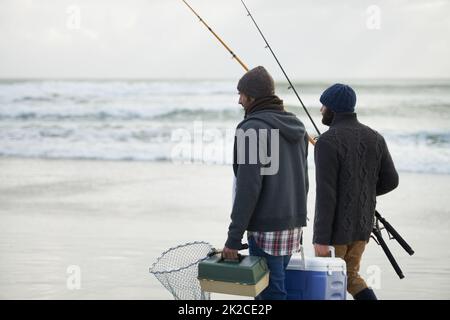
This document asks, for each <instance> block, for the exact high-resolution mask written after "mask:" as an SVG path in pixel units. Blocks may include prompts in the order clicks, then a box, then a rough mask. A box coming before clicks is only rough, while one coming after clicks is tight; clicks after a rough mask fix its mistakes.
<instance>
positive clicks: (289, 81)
mask: <svg viewBox="0 0 450 320" xmlns="http://www.w3.org/2000/svg"><path fill="white" fill-rule="evenodd" d="M241 2H242V4H243V5H244V7H245V10H247V14H248V16H249V17H250V18H251V19H252V21H253V23H254V24H255V27H256V29H258V32H259V34H260V35H261V37H262V38H263V40H264V42H265V43H266V48H268V49H269V50H270V52H271V53H272V55H273V57H274V58H275V61H276V62H277V63H278V66H279V67H280V69H281V71H282V72H283V74H284V76H285V77H286V80H287V81H288V83H289V89H292V90H293V91H294V93H295V95H296V96H297V99H298V101H300V104H301V105H302V107H303V110H305V112H306V114H307V116H308V118H309V120H310V121H311V123H312V124H313V126H314V129H316V131H317V134H318V135H319V136H320V131H319V129H318V128H317V126H316V124H315V123H314V120H313V119H312V117H311V115H310V114H309V112H308V109H306V107H305V104H304V103H303V101H302V99H301V98H300V96H299V94H298V93H297V90H295V87H294V85H293V84H292V82H291V80H290V79H289V77H288V75H287V74H286V72H285V71H284V68H283V66H282V65H281V63H280V61H279V60H278V58H277V56H276V55H275V52H273V50H272V47H271V46H270V44H269V42H268V41H267V39H266V37H265V36H264V34H263V33H262V31H261V29H260V28H259V26H258V24H257V23H256V21H255V19H254V18H253V15H252V14H251V13H250V10H249V9H248V8H247V6H246V5H245V2H244V0H241Z"/></svg>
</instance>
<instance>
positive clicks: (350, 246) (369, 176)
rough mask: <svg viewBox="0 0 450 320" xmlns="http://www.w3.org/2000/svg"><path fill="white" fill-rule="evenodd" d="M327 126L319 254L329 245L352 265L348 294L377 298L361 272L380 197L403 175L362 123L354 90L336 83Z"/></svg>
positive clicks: (319, 172) (319, 169)
mask: <svg viewBox="0 0 450 320" xmlns="http://www.w3.org/2000/svg"><path fill="white" fill-rule="evenodd" d="M320 102H321V103H322V105H323V106H322V108H321V113H322V116H323V118H322V122H323V124H325V125H328V126H330V129H329V130H328V131H327V132H325V133H324V134H322V135H321V136H320V138H319V139H318V141H317V143H316V146H315V150H314V159H315V165H316V187H317V189H316V210H315V218H314V235H313V243H314V249H315V252H316V255H317V256H326V255H328V251H329V246H334V247H335V252H336V256H339V257H341V258H343V259H344V260H345V261H346V264H347V277H348V280H347V290H348V291H349V292H350V294H351V295H352V296H353V297H354V298H355V299H356V300H363V299H370V300H375V299H376V296H375V294H374V292H373V291H372V289H370V288H368V287H367V284H366V283H365V281H364V280H363V279H362V278H361V277H360V275H359V274H358V272H359V267H360V261H361V257H362V254H363V252H364V249H365V245H366V243H367V242H368V241H369V239H370V234H371V232H372V228H373V225H374V214H375V205H376V197H377V196H379V195H382V194H385V193H388V192H390V191H392V190H393V189H395V188H396V187H397V186H398V174H397V171H396V170H395V167H394V163H393V161H392V158H391V155H390V153H389V150H388V147H387V145H386V142H385V140H384V138H383V137H382V136H381V135H380V134H379V133H378V132H376V131H375V130H372V129H371V128H369V127H368V126H366V125H364V124H362V123H360V122H359V121H358V119H357V116H356V113H354V108H355V104H356V94H355V92H354V91H353V89H352V88H350V87H349V86H347V85H343V84H335V85H333V86H331V87H330V88H328V89H327V90H325V91H324V92H323V94H322V96H321V97H320Z"/></svg>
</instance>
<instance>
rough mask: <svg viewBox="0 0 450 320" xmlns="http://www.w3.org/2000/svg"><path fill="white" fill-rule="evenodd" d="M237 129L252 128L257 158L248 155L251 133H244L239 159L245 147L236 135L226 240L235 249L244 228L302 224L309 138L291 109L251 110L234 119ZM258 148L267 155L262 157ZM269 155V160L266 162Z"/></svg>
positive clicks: (271, 228)
mask: <svg viewBox="0 0 450 320" xmlns="http://www.w3.org/2000/svg"><path fill="white" fill-rule="evenodd" d="M239 129H242V130H243V132H247V133H248V132H250V131H252V130H251V129H253V130H254V131H256V133H257V134H256V139H257V144H256V145H257V146H258V147H257V150H258V156H257V161H256V163H254V161H250V160H251V159H250V158H251V156H249V151H251V150H250V149H251V147H250V144H251V143H249V140H251V139H246V140H245V141H246V142H247V143H245V148H244V149H245V162H244V163H241V162H243V161H242V160H243V158H244V156H243V155H242V152H243V151H244V149H243V148H240V147H239V146H240V145H239V140H238V138H237V137H235V143H234V162H233V171H234V175H235V178H236V189H235V198H234V203H233V209H232V212H231V223H230V226H229V229H228V239H227V241H226V243H225V246H226V247H228V248H231V249H240V247H241V240H242V237H243V234H244V232H245V231H246V230H249V231H260V232H261V231H262V232H268V231H281V230H290V229H293V228H296V227H303V226H306V200H307V193H308V187H309V185H308V166H307V155H308V138H307V134H306V131H305V126H304V125H303V123H302V122H301V121H300V120H299V119H298V118H297V117H296V116H295V115H294V114H292V113H290V112H285V111H278V110H261V111H256V112H253V113H251V114H249V115H248V117H247V118H245V119H244V120H243V121H242V122H241V123H239V125H238V126H237V132H238V131H239ZM261 129H262V131H260V130H261ZM264 129H265V130H267V131H264ZM272 129H275V130H277V131H278V132H276V131H271V130H272ZM248 130H250V131H248ZM265 133H266V134H265ZM237 135H238V133H237ZM266 140H267V141H266ZM277 140H278V146H279V151H278V152H277V150H276V143H277ZM241 141H242V140H241ZM271 151H272V153H273V154H271ZM261 152H262V154H267V155H268V157H261ZM275 158H278V161H276V160H275ZM239 159H241V160H239ZM268 159H269V160H271V161H270V162H269V163H268V161H267V160H268ZM277 162H278V163H277ZM264 170H265V171H264Z"/></svg>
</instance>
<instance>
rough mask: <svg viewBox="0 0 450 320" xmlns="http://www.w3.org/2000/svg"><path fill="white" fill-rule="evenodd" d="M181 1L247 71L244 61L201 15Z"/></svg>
mask: <svg viewBox="0 0 450 320" xmlns="http://www.w3.org/2000/svg"><path fill="white" fill-rule="evenodd" d="M182 1H183V2H184V4H185V5H187V6H188V8H189V9H190V10H191V11H192V12H193V13H194V14H195V15H196V16H197V18H199V19H200V22H201V23H203V24H204V25H205V27H206V28H207V29H208V30H209V31H210V32H211V33H212V34H213V35H214V37H216V39H217V40H219V42H220V43H221V44H222V45H223V46H224V47H225V49H227V50H228V52H229V53H231V56H232V57H233V59H235V60H236V61H237V62H238V63H239V64H240V65H241V66H242V67H243V68H244V70H245V71H248V67H247V66H246V65H245V63H243V62H242V60H241V59H239V57H238V56H237V55H236V54H235V53H234V52H233V50H231V49H230V47H228V46H227V45H226V44H225V42H223V40H222V39H221V38H220V37H219V36H218V35H217V34H216V33H215V32H214V31H213V29H211V27H210V26H209V25H208V24H207V23H206V22H205V20H203V19H202V17H200V15H199V14H198V13H197V12H195V10H194V9H193V8H192V7H191V6H190V5H189V3H187V2H186V1H185V0H182Z"/></svg>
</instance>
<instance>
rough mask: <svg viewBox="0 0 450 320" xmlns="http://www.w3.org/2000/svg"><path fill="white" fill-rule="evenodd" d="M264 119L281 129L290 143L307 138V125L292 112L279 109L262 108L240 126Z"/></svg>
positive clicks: (273, 126) (272, 126)
mask: <svg viewBox="0 0 450 320" xmlns="http://www.w3.org/2000/svg"><path fill="white" fill-rule="evenodd" d="M254 120H257V121H262V122H264V123H266V124H267V125H269V126H270V127H271V128H273V129H279V130H280V135H282V136H283V137H284V138H285V139H286V140H287V141H289V142H290V143H297V142H298V141H299V140H301V139H304V138H305V134H306V130H305V125H304V124H303V122H301V121H300V120H299V119H298V118H297V116H296V115H295V114H293V113H291V112H286V111H277V110H261V111H257V112H253V113H251V114H249V115H248V116H247V118H245V119H244V120H243V121H242V122H241V123H239V125H238V128H239V127H241V126H242V125H243V124H244V123H247V122H249V121H254Z"/></svg>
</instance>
